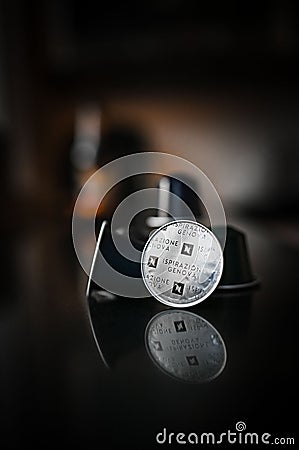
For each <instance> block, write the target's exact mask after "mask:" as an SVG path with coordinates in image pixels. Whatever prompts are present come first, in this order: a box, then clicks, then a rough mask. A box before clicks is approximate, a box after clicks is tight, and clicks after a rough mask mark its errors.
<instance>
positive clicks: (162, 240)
mask: <svg viewBox="0 0 299 450" xmlns="http://www.w3.org/2000/svg"><path fill="white" fill-rule="evenodd" d="M222 270H223V255H222V249H221V246H220V244H219V242H218V240H217V238H216V236H215V235H214V234H213V233H212V232H211V231H210V230H209V229H208V228H206V227H205V226H204V225H201V224H200V223H197V222H194V221H191V220H183V219H182V220H176V221H173V222H170V223H168V224H166V225H165V226H162V227H161V228H159V229H158V230H156V231H155V232H153V233H152V234H151V236H150V237H149V239H148V241H147V243H146V245H145V247H144V249H143V252H142V256H141V271H142V277H143V281H144V283H145V285H146V287H147V289H148V290H149V292H150V294H151V295H152V296H154V297H155V298H156V299H157V300H159V301H160V302H162V303H164V304H166V305H168V306H174V307H176V306H180V307H183V308H184V307H188V306H193V305H196V304H197V303H200V302H202V301H203V300H205V299H206V298H207V297H208V296H209V295H210V294H211V293H212V292H213V291H214V290H215V289H216V287H217V285H218V283H219V281H220V278H221V275H222Z"/></svg>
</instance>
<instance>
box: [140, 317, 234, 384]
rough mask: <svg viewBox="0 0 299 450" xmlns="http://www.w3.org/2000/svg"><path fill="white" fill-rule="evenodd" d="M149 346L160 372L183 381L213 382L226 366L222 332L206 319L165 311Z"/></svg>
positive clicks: (152, 327) (150, 329) (155, 321)
mask: <svg viewBox="0 0 299 450" xmlns="http://www.w3.org/2000/svg"><path fill="white" fill-rule="evenodd" d="M145 344H146V348H147V351H148V353H149V355H150V357H151V359H152V360H153V361H154V362H155V363H156V364H157V366H158V367H159V369H161V370H162V371H163V372H164V373H166V374H167V375H170V376H173V377H175V378H176V379H178V380H181V381H186V382H191V383H203V382H207V381H211V380H213V379H214V378H216V377H218V376H219V375H220V373H221V372H222V371H223V369H224V367H225V364H226V348H225V344H224V341H223V339H222V337H221V336H220V334H219V333H218V331H217V330H216V329H215V328H214V327H213V326H212V325H211V324H210V323H209V322H208V321H206V320H205V319H203V318H202V317H200V316H198V315H196V314H193V313H189V312H185V311H181V310H175V311H163V312H161V313H159V314H157V315H156V316H155V317H154V318H152V319H151V321H150V322H149V324H148V325H147V327H146V331H145Z"/></svg>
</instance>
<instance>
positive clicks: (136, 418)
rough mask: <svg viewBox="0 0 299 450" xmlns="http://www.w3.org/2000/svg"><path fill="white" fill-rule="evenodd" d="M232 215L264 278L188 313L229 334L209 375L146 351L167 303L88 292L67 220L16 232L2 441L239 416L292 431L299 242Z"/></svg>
mask: <svg viewBox="0 0 299 450" xmlns="http://www.w3.org/2000/svg"><path fill="white" fill-rule="evenodd" d="M37 225H38V224H37ZM239 225H240V226H241V228H242V229H243V230H244V229H246V232H247V237H248V243H249V246H250V253H251V258H252V266H253V269H254V272H255V273H256V274H257V275H258V277H259V279H260V280H261V285H260V288H259V289H258V290H254V291H243V292H235V293H234V295H232V294H220V293H219V292H216V293H215V295H214V296H213V297H211V298H209V299H208V300H206V301H205V302H203V303H202V304H200V305H198V306H197V307H195V308H192V309H188V310H186V311H184V313H187V314H195V315H196V316H197V317H200V318H201V320H203V321H207V322H208V323H209V324H211V325H212V326H213V329H215V330H216V331H217V333H218V334H219V335H220V336H221V338H222V340H223V342H224V343H225V348H226V353H227V359H226V364H225V367H224V368H223V370H222V372H221V373H219V375H218V376H217V377H214V379H213V380H212V381H210V382H204V383H187V382H184V381H182V380H180V379H178V377H174V376H169V375H170V374H168V373H167V371H165V367H163V370H161V369H162V367H161V366H160V367H159V365H158V364H157V362H156V363H154V362H153V360H152V357H151V356H150V355H149V354H148V351H147V350H146V340H145V336H146V335H145V332H146V329H147V326H148V324H149V323H153V322H152V320H153V318H154V317H162V318H163V317H164V316H157V314H161V313H162V314H173V311H174V310H172V309H167V310H165V308H164V307H163V305H161V304H160V303H159V302H157V301H155V300H154V299H151V298H147V299H143V300H138V299H136V300H130V299H128V298H121V297H114V296H111V295H109V294H107V293H105V292H97V291H95V290H94V289H93V290H92V292H91V295H90V297H89V299H88V301H87V302H86V300H85V296H84V291H85V287H86V277H85V276H82V273H81V272H80V269H79V267H78V264H77V261H76V259H75V256H74V253H73V249H72V246H71V242H70V238H69V230H68V228H67V227H65V229H64V228H63V226H61V225H59V226H58V225H56V224H55V225H53V226H51V227H48V228H46V227H44V228H43V230H42V231H41V230H40V228H39V227H38V226H37V227H36V231H35V232H33V231H32V227H31V228H30V231H26V229H25V230H23V233H22V234H20V236H19V238H18V239H17V241H16V242H15V243H14V244H13V243H12V244H11V246H9V248H10V249H11V251H10V252H8V254H9V255H10V258H9V260H8V261H11V265H12V266H13V268H14V269H13V270H14V271H12V272H11V273H12V274H13V277H12V279H11V281H10V282H9V283H4V285H3V299H4V300H5V301H3V303H2V310H1V328H0V330H1V340H0V349H1V373H0V377H1V378H0V380H1V390H2V405H1V409H2V416H1V421H2V426H3V429H4V430H6V433H5V434H4V435H3V442H5V446H4V448H20V447H23V446H24V445H25V444H26V445H27V444H29V445H31V447H32V448H47V447H49V448H55V446H58V445H64V446H65V447H66V448H71V447H74V448H76V447H79V448H91V447H93V448H97V447H98V448H116V447H117V445H119V446H120V448H121V446H125V445H129V448H130V446H131V448H155V447H156V445H157V444H155V436H156V434H157V433H158V432H160V431H162V429H163V427H166V428H167V429H168V430H169V431H174V432H178V431H181V432H191V431H195V432H198V433H199V432H208V431H216V430H218V431H219V432H222V431H224V432H225V431H226V430H227V429H231V430H233V429H234V426H235V423H236V422H237V421H240V420H243V421H244V422H245V423H246V424H247V429H248V430H250V431H254V432H258V431H261V432H269V433H273V434H276V435H280V436H285V435H292V436H293V435H294V434H295V430H296V428H297V424H296V417H295V415H294V414H293V412H292V408H293V407H294V406H296V402H295V392H296V389H297V375H296V366H297V343H296V340H297V334H296V330H297V315H296V309H297V308H296V307H297V301H298V283H297V280H296V278H295V277H294V269H295V267H297V264H298V251H297V249H296V248H295V247H294V246H292V245H290V244H289V243H288V242H287V241H285V240H283V239H282V238H281V236H280V235H279V233H278V234H274V232H273V231H272V230H270V228H269V227H262V226H257V225H253V224H244V223H240V224H239ZM39 230H40V231H39ZM6 245H7V246H8V245H9V242H7V243H6ZM12 250H13V251H12ZM8 280H9V279H8V278H7V281H8ZM88 314H90V317H91V319H92V323H93V327H94V334H95V337H96V341H97V343H98V346H99V348H97V344H96V342H95V340H94V337H93V335H92V329H91V326H90V321H89V317H88ZM159 323H161V322H159ZM162 344H163V343H162ZM99 350H100V353H99ZM152 356H153V355H152ZM187 356H192V355H187ZM193 356H194V355H193ZM195 356H196V355H195Z"/></svg>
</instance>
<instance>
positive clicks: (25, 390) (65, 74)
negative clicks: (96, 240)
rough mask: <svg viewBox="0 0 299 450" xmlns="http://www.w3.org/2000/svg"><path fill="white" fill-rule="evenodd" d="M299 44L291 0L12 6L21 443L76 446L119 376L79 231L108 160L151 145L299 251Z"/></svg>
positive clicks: (12, 220) (9, 155)
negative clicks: (81, 260)
mask: <svg viewBox="0 0 299 450" xmlns="http://www.w3.org/2000/svg"><path fill="white" fill-rule="evenodd" d="M298 49H299V16H298V4H296V2H290V1H285V0H284V1H275V2H274V1H273V2H259V3H257V4H256V5H255V4H254V3H252V2H221V3H219V4H218V3H214V2H212V3H211V2H198V1H186V0H184V1H182V0H171V1H170V0H165V1H156V0H153V1H151V2H135V1H127V2H123V3H122V4H121V5H118V4H117V2H92V1H90V0H85V1H83V2H82V1H77V0H76V1H71V0H53V1H48V2H45V1H42V0H41V1H39V2H31V1H28V2H23V1H20V0H10V1H2V2H1V3H0V150H1V151H0V155H1V177H2V185H3V187H4V191H3V195H2V205H1V210H2V214H1V238H2V239H1V242H2V252H1V253H2V265H1V267H2V275H3V281H2V294H1V319H0V333H1V338H0V341H1V345H0V348H1V359H2V362H1V366H2V369H3V372H2V375H1V380H2V381H1V387H2V388H3V395H2V407H3V411H2V416H1V421H2V425H3V427H4V429H5V430H6V431H8V438H7V439H8V440H7V442H9V443H10V444H11V445H12V447H15V448H17V447H18V446H21V445H22V442H24V439H25V437H27V438H28V439H29V442H30V443H32V444H33V443H34V441H35V440H37V441H38V442H42V440H43V439H44V438H45V436H49V435H51V433H54V434H55V433H56V432H57V433H59V432H61V433H62V435H63V436H64V439H65V440H66V441H67V440H68V439H70V436H71V434H72V429H73V426H74V424H76V423H81V424H82V427H83V431H82V436H83V435H84V430H85V428H84V426H85V425H86V423H85V421H86V422H88V419H84V414H83V412H82V411H83V410H89V409H90V408H92V406H90V405H91V404H92V405H93V407H95V404H96V400H95V399H94V391H93V389H92V386H94V385H96V383H97V381H98V380H99V379H98V378H97V377H98V373H97V372H96V371H98V372H100V373H103V374H104V375H103V377H104V378H103V379H104V380H105V379H106V378H105V377H107V376H106V375H105V373H104V369H103V368H102V367H101V366H100V368H99V365H100V362H99V358H98V354H97V350H96V348H95V345H94V343H93V342H92V336H91V332H90V329H89V325H88V320H87V316H86V308H85V299H84V289H85V283H86V278H85V275H84V274H83V273H82V271H81V269H80V267H79V264H78V263H77V261H76V258H75V256H74V252H73V249H72V242H71V234H70V230H71V225H70V221H71V214H72V207H73V203H74V199H75V197H76V194H77V192H78V190H79V189H80V187H81V186H82V183H83V182H84V181H85V180H86V179H87V177H88V176H89V175H90V174H91V173H92V172H93V171H94V170H95V169H96V168H97V167H99V166H100V165H101V164H104V163H105V162H107V161H108V160H111V159H113V158H116V157H117V156H118V155H119V154H121V153H122V154H125V153H130V152H131V151H132V152H135V151H139V150H141V151H146V150H151V151H152V150H153V151H165V152H169V153H173V154H176V155H180V156H182V157H185V158H186V159H189V160H190V161H192V162H194V163H195V164H196V165H197V166H198V167H200V168H201V169H202V170H203V171H204V172H205V173H206V174H207V175H208V177H209V178H210V179H211V180H212V182H213V183H214V185H215V186H216V188H217V190H218V192H219V195H220V197H221V199H222V201H223V204H224V207H225V210H226V213H227V215H228V219H229V221H230V222H231V223H233V224H237V225H238V224H240V225H241V226H244V224H246V225H245V231H246V232H248V235H249V238H250V239H251V240H250V241H249V242H251V243H253V244H254V243H255V244H260V243H261V242H262V238H261V239H260V238H256V237H255V236H257V235H256V234H255V232H256V230H257V229H258V230H260V231H261V232H262V233H264V234H262V236H268V237H269V236H270V237H271V238H273V239H274V240H276V241H278V242H280V243H282V245H284V246H286V248H287V249H290V251H292V252H293V251H297V250H298V245H299V232H298V197H299V185H298V169H299V164H298V162H299V151H298V149H299V132H298V121H299V107H298V105H299V80H298V68H299V65H298V62H299V52H298ZM259 239H260V240H259ZM253 244H252V245H253ZM255 248H256V253H254V252H253V262H255V263H256V264H258V263H259V262H260V264H261V261H265V260H266V259H264V260H261V259H260V256H261V253H259V249H260V252H262V250H261V248H262V246H259V245H256V247H255ZM92 250H93V249H90V251H91V252H92ZM264 258H266V255H265V254H264ZM290 270H293V269H290ZM95 373H97V375H95ZM92 411H93V410H92ZM24 417H26V418H27V419H26V421H25V420H23V418H24ZM65 417H68V418H69V419H68V420H66V419H65ZM70 417H71V419H70ZM241 418H242V417H239V419H241ZM84 423H85V425H83V424H84ZM92 423H94V422H92ZM15 426H17V427H18V432H14V428H15ZM33 426H34V427H35V428H37V430H39V431H37V432H36V433H33V432H32V428H33ZM90 429H91V425H90V428H88V426H87V428H86V430H88V431H90ZM53 430H54V431H53ZM205 431H208V430H205ZM265 431H267V430H265ZM6 448H7V447H6Z"/></svg>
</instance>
